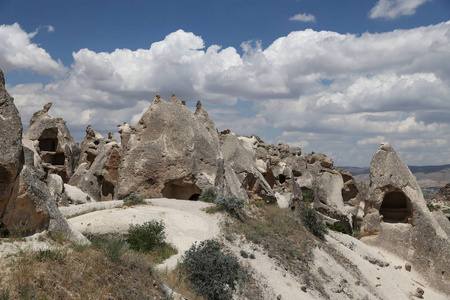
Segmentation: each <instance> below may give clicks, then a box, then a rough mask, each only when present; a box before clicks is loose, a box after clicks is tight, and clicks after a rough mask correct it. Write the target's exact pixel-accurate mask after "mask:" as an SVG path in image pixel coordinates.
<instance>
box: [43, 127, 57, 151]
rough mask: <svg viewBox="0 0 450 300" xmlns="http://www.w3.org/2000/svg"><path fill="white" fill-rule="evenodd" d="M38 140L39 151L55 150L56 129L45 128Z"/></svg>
mask: <svg viewBox="0 0 450 300" xmlns="http://www.w3.org/2000/svg"><path fill="white" fill-rule="evenodd" d="M38 140H39V149H41V151H48V152H56V149H57V148H58V131H56V130H54V129H45V130H44V131H43V132H42V134H41V137H40V138H39V139H38Z"/></svg>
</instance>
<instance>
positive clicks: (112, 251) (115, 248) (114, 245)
mask: <svg viewBox="0 0 450 300" xmlns="http://www.w3.org/2000/svg"><path fill="white" fill-rule="evenodd" d="M125 251H126V249H125V244H124V241H123V240H122V239H120V238H117V237H111V238H109V239H108V240H107V242H106V244H105V253H106V256H107V257H108V258H109V259H110V260H111V261H113V262H116V261H119V260H120V258H121V257H122V255H123V254H124V253H125Z"/></svg>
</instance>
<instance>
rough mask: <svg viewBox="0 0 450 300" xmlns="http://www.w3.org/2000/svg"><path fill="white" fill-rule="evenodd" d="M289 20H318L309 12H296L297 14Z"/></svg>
mask: <svg viewBox="0 0 450 300" xmlns="http://www.w3.org/2000/svg"><path fill="white" fill-rule="evenodd" d="M289 21H300V22H316V17H315V16H314V15H312V14H308V13H303V14H296V15H295V16H293V17H290V18H289Z"/></svg>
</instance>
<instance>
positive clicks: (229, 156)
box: [219, 130, 276, 202]
mask: <svg viewBox="0 0 450 300" xmlns="http://www.w3.org/2000/svg"><path fill="white" fill-rule="evenodd" d="M219 136H220V149H221V151H222V154H223V157H224V159H225V161H226V162H228V163H229V164H230V166H231V168H232V169H233V170H234V172H235V173H236V175H237V176H238V178H239V182H240V183H241V185H242V187H243V188H244V189H245V190H246V191H247V194H248V197H249V199H250V200H251V201H261V200H262V201H265V202H275V201H276V198H275V196H274V195H273V192H272V188H271V187H270V185H269V184H268V183H267V181H266V180H265V178H264V176H263V175H262V174H261V172H260V171H259V170H258V167H257V165H256V162H255V161H254V159H253V157H252V155H251V152H249V151H248V150H247V149H245V147H244V145H243V144H242V142H241V141H240V140H239V139H238V138H237V137H236V135H235V134H234V133H232V132H231V131H229V130H225V131H223V132H221V133H220V135H219Z"/></svg>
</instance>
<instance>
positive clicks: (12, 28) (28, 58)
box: [0, 23, 66, 77]
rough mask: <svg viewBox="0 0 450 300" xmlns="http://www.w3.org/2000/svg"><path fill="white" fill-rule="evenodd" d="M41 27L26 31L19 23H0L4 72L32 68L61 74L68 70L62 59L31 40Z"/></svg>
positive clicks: (0, 60) (0, 45) (53, 74)
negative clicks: (29, 31)
mask: <svg viewBox="0 0 450 300" xmlns="http://www.w3.org/2000/svg"><path fill="white" fill-rule="evenodd" d="M38 31H39V29H37V30H36V31H35V32H32V33H26V32H25V31H24V30H23V29H22V28H20V26H19V24H17V23H15V24H13V25H0V67H1V68H2V69H3V71H4V72H7V71H11V70H16V69H30V70H33V71H35V72H37V73H39V74H45V75H52V76H55V77H56V76H60V75H63V74H64V73H65V72H66V68H65V67H64V66H63V64H62V63H61V61H59V60H58V61H55V60H53V59H52V57H51V56H50V54H48V53H47V52H46V51H45V50H44V49H42V48H40V47H39V46H38V45H36V44H34V43H32V42H31V39H32V38H33V37H34V36H35V35H36V34H37V33H38Z"/></svg>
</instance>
